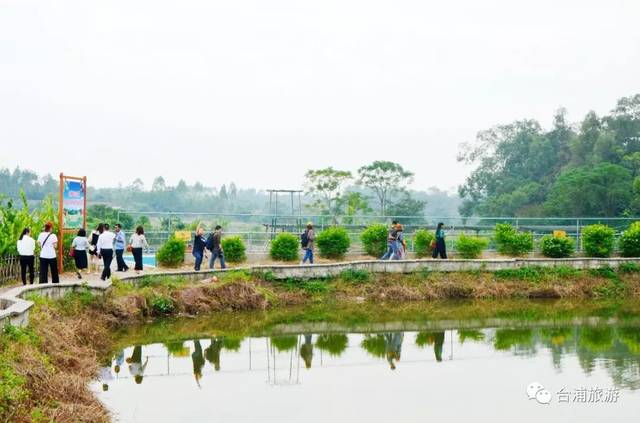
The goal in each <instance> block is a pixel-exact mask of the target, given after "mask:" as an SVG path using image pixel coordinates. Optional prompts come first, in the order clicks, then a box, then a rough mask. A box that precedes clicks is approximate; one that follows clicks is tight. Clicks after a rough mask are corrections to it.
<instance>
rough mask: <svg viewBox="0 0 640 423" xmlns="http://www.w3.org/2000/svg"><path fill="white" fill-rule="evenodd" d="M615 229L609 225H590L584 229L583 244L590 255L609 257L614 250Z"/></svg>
mask: <svg viewBox="0 0 640 423" xmlns="http://www.w3.org/2000/svg"><path fill="white" fill-rule="evenodd" d="M614 237H615V231H614V230H613V229H612V228H610V227H608V226H607V225H602V224H596V225H589V226H586V227H584V228H583V229H582V245H583V246H584V251H585V253H586V254H587V256H589V257H609V256H610V255H611V252H612V251H613V242H614Z"/></svg>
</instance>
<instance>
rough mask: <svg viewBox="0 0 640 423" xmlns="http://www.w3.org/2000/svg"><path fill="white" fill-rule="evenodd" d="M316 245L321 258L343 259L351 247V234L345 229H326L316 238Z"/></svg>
mask: <svg viewBox="0 0 640 423" xmlns="http://www.w3.org/2000/svg"><path fill="white" fill-rule="evenodd" d="M316 244H317V245H318V249H319V250H320V256H322V257H325V258H342V257H344V255H345V254H346V252H347V251H348V250H349V247H350V246H351V240H350V239H349V234H348V233H347V231H346V230H345V229H344V228H340V227H337V226H336V227H333V228H328V229H325V230H324V231H322V232H320V233H319V234H318V235H317V236H316Z"/></svg>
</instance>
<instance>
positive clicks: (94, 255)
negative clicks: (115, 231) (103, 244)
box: [89, 223, 104, 273]
mask: <svg viewBox="0 0 640 423" xmlns="http://www.w3.org/2000/svg"><path fill="white" fill-rule="evenodd" d="M102 232H104V223H99V224H98V226H96V228H95V229H94V230H93V231H91V238H90V239H89V256H90V257H89V259H90V260H89V261H90V264H92V266H91V267H93V271H94V272H95V273H98V263H99V262H100V259H99V258H98V251H97V246H98V237H99V236H100V234H102Z"/></svg>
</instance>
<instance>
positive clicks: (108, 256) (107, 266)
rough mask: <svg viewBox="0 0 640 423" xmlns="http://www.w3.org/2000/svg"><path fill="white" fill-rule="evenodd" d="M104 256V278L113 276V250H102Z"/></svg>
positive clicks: (101, 253)
mask: <svg viewBox="0 0 640 423" xmlns="http://www.w3.org/2000/svg"><path fill="white" fill-rule="evenodd" d="M100 255H101V256H102V263H103V264H104V269H102V276H101V278H102V280H105V279H109V278H111V262H112V261H113V250H100Z"/></svg>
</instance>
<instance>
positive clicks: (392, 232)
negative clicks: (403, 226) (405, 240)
mask: <svg viewBox="0 0 640 423" xmlns="http://www.w3.org/2000/svg"><path fill="white" fill-rule="evenodd" d="M397 240H398V221H397V220H394V221H393V222H391V226H390V227H389V231H388V233H387V252H386V253H384V255H383V256H382V257H380V260H389V259H390V258H392V257H393V258H394V259H395V260H397V258H396V257H397V256H398V244H397V243H396V241H397Z"/></svg>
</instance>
